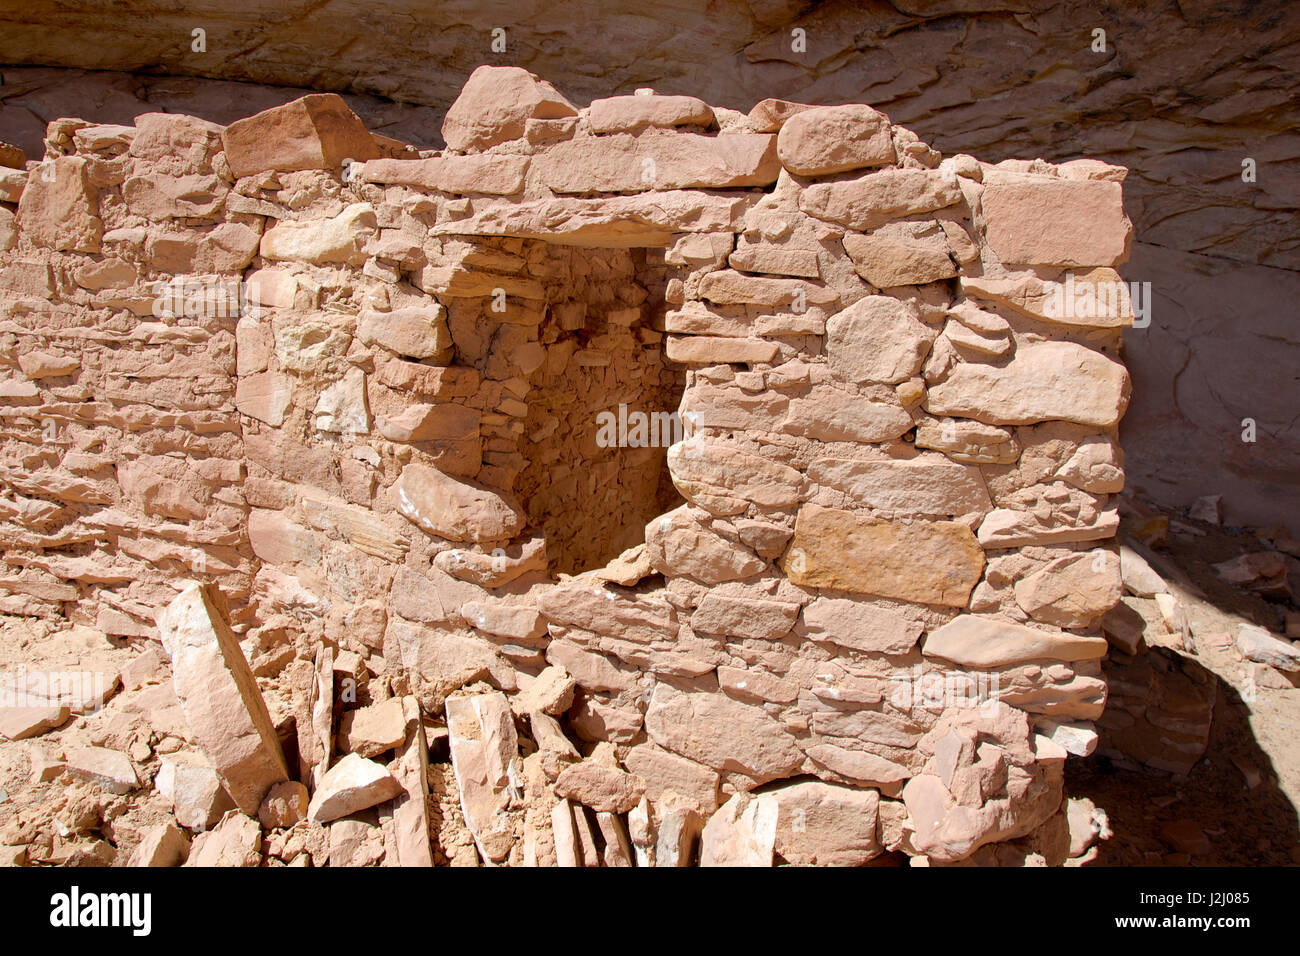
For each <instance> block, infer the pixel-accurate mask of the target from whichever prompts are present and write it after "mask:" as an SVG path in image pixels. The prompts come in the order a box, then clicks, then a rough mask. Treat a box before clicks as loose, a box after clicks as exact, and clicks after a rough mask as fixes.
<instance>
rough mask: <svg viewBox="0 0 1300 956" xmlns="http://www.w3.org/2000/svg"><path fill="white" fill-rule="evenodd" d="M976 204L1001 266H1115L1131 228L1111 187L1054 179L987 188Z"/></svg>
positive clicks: (1115, 188) (1116, 185) (1120, 195)
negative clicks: (979, 204) (1018, 264)
mask: <svg viewBox="0 0 1300 956" xmlns="http://www.w3.org/2000/svg"><path fill="white" fill-rule="evenodd" d="M981 204H982V207H983V210H984V221H985V224H986V227H985V228H986V235H987V238H988V244H989V246H990V248H991V249H992V250H993V252H995V253H996V254H997V256H998V258H999V259H1001V260H1002V261H1003V262H1011V263H1024V264H1028V265H1049V266H1117V265H1121V264H1122V263H1124V262H1125V261H1126V260H1127V259H1128V254H1129V245H1130V243H1131V242H1132V239H1133V224H1132V223H1130V222H1129V220H1128V217H1127V216H1125V215H1124V197H1123V189H1122V187H1121V186H1120V184H1119V183H1117V182H1108V181H1100V180H1065V179H1058V178H1056V177H1047V176H1044V177H1041V178H1034V179H1032V180H1031V179H1028V178H1027V179H1026V180H1025V181H1023V182H1005V183H993V184H988V185H986V186H985V188H984V194H983V198H982V200H981Z"/></svg>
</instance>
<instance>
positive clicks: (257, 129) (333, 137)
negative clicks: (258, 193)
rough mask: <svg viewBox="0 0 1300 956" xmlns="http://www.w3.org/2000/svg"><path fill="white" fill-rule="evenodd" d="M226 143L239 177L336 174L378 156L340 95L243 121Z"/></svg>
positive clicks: (311, 98)
mask: <svg viewBox="0 0 1300 956" xmlns="http://www.w3.org/2000/svg"><path fill="white" fill-rule="evenodd" d="M221 139H222V142H223V143H224V145H225V149H226V162H227V163H229V164H230V171H231V172H232V173H233V174H234V175H235V176H237V177H243V176H252V175H253V174H254V173H260V172H262V171H264V170H268V169H275V170H286V171H288V170H295V169H336V168H337V167H339V166H341V165H342V164H343V161H344V160H347V159H351V160H355V161H357V162H361V161H363V160H367V159H375V158H376V157H378V156H379V149H378V147H377V146H376V145H375V141H374V139H373V137H371V135H370V133H369V132H368V131H367V130H366V128H365V126H364V125H363V124H362V122H361V120H360V119H359V118H358V117H357V115H356V114H355V113H353V112H352V110H350V109H348V105H347V103H345V102H344V101H343V98H342V97H341V96H339V95H338V94H337V93H311V94H309V95H307V96H304V97H301V98H299V99H296V100H294V101H293V102H292V103H286V104H285V105H284V106H276V107H272V108H271V109H269V110H264V111H263V112H261V113H258V114H257V115H256V116H250V117H248V118H247V119H243V120H238V121H237V122H234V123H231V124H230V125H229V126H227V127H226V129H225V131H224V132H223V133H222V134H221Z"/></svg>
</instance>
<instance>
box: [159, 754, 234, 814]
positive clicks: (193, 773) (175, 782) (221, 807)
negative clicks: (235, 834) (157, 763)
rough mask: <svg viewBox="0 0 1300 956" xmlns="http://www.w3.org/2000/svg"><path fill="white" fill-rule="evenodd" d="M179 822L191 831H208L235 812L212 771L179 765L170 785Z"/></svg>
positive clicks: (214, 772) (231, 802) (202, 767)
mask: <svg viewBox="0 0 1300 956" xmlns="http://www.w3.org/2000/svg"><path fill="white" fill-rule="evenodd" d="M171 800H172V812H173V813H175V815H176V822H177V823H179V824H180V825H181V826H183V827H187V828H189V829H191V830H206V829H208V828H209V827H211V826H212V825H213V824H215V823H216V822H217V821H218V820H220V819H221V818H222V817H223V816H225V814H226V813H227V812H228V811H230V810H233V809H234V807H235V804H234V801H232V800H231V799H230V795H229V794H227V793H226V790H225V787H224V786H222V783H221V777H220V776H219V775H218V774H217V772H216V771H215V770H213V769H212V768H211V767H207V766H202V765H188V764H184V763H178V764H176V765H175V769H174V771H173V778H172V782H171Z"/></svg>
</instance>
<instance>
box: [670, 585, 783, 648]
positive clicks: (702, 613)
mask: <svg viewBox="0 0 1300 956" xmlns="http://www.w3.org/2000/svg"><path fill="white" fill-rule="evenodd" d="M798 616H799V605H797V604H790V603H788V602H785V601H768V600H765V599H761V598H738V597H728V596H726V595H722V594H717V593H714V592H710V593H708V594H706V595H704V597H703V599H702V600H701V601H700V604H699V606H698V607H697V608H696V609H695V613H694V614H692V615H691V628H692V629H693V630H695V631H697V632H699V633H703V634H723V635H727V636H729V637H750V638H755V639H757V640H769V641H775V640H779V639H780V638H782V637H784V636H785V635H787V634H789V633H790V631H791V630H792V629H793V628H794V622H795V619H796V618H797V617H798Z"/></svg>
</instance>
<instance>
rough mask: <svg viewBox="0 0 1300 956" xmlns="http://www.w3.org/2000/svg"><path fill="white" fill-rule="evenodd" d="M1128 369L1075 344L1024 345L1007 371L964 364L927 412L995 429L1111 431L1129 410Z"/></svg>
mask: <svg viewBox="0 0 1300 956" xmlns="http://www.w3.org/2000/svg"><path fill="white" fill-rule="evenodd" d="M1129 391H1130V388H1129V377H1128V372H1127V371H1125V369H1124V366H1123V365H1120V364H1119V363H1118V362H1116V361H1114V360H1113V359H1110V358H1107V357H1106V356H1105V355H1103V354H1101V353H1100V352H1095V351H1093V350H1092V349H1089V348H1085V347H1084V346H1082V345H1076V344H1075V343H1073V342H1037V343H1033V344H1026V345H1022V346H1021V347H1020V348H1018V349H1017V350H1016V354H1015V356H1014V357H1013V358H1012V359H1011V361H1010V362H1008V363H1006V364H1005V365H1003V366H1001V367H997V366H993V365H983V364H976V363H974V362H963V363H962V364H960V365H958V366H957V367H956V368H954V369H953V370H952V374H951V375H949V376H948V380H947V381H945V382H941V383H940V384H938V385H934V386H932V387H931V388H930V391H929V393H928V394H927V396H926V402H925V407H926V409H927V410H928V411H929V412H930V413H931V414H934V415H955V416H959V417H966V418H973V419H975V420H976V421H981V422H984V423H986V424H990V425H1026V424H1031V423H1033V422H1042V421H1049V420H1053V419H1060V420H1062V421H1068V422H1079V423H1080V424H1083V425H1095V426H1097V427H1099V428H1109V427H1111V426H1112V425H1114V424H1115V423H1117V422H1118V421H1119V419H1120V416H1121V415H1123V414H1124V410H1125V408H1127V407H1128V400H1129Z"/></svg>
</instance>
